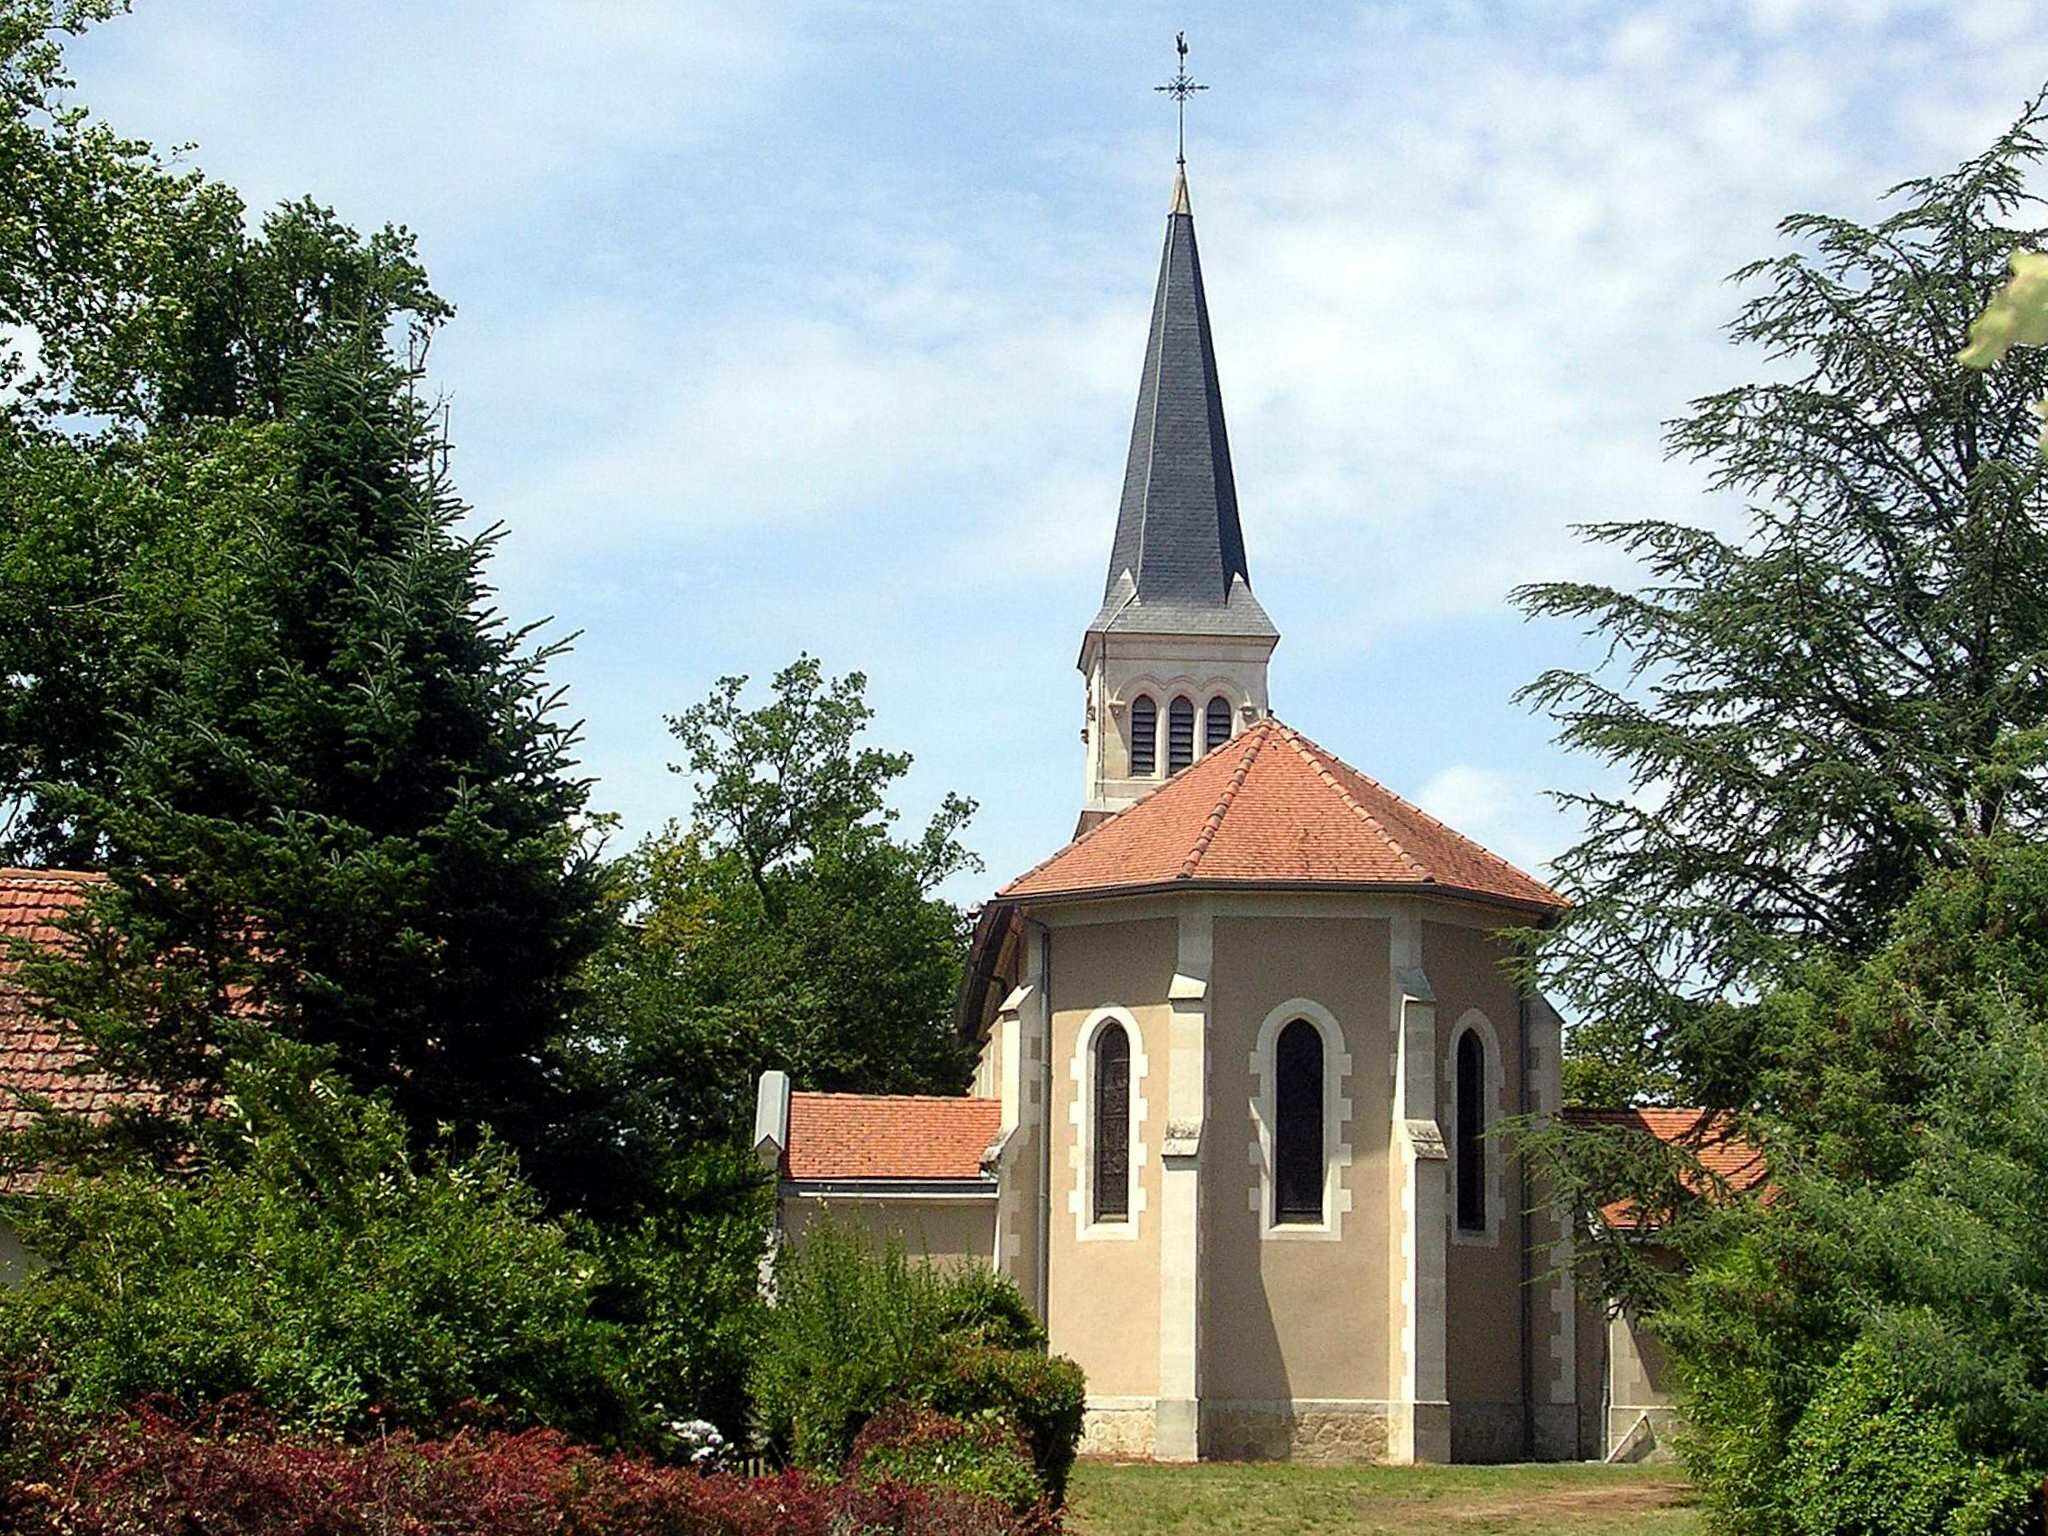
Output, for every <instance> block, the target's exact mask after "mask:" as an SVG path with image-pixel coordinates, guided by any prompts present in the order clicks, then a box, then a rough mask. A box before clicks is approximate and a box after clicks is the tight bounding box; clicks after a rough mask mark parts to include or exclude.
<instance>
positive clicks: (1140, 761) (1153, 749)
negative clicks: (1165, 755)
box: [1131, 693, 1159, 779]
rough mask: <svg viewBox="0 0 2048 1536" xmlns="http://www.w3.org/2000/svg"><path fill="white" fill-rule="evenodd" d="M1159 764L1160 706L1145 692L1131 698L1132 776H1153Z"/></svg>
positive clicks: (1136, 777) (1138, 777)
mask: <svg viewBox="0 0 2048 1536" xmlns="http://www.w3.org/2000/svg"><path fill="white" fill-rule="evenodd" d="M1158 766H1159V706H1158V705H1157V704H1154V703H1153V702H1152V700H1151V699H1150V698H1149V697H1147V696H1146V695H1144V694H1142V693H1141V694H1139V695H1138V696H1137V697H1136V698H1135V699H1133V700H1131V777H1132V778H1134V779H1142V778H1147V777H1149V776H1151V775H1152V774H1153V773H1154V772H1156V771H1157V770H1158Z"/></svg>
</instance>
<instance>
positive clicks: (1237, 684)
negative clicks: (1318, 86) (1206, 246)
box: [1079, 164, 1280, 831]
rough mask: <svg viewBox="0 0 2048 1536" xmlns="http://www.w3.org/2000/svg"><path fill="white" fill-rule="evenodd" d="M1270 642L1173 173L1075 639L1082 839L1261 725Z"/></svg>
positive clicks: (1190, 218)
mask: <svg viewBox="0 0 2048 1536" xmlns="http://www.w3.org/2000/svg"><path fill="white" fill-rule="evenodd" d="M1279 642H1280V631H1279V630H1277V629H1275V628H1274V627H1273V621H1272V620H1271V619H1269V618H1267V617H1266V611H1265V609H1263V608H1261V607H1260V606H1259V601H1258V599H1257V598H1255V597H1254V596H1252V584H1251V575H1250V572H1249V570H1248V568H1247V566H1246V563H1245V554H1244V531H1243V529H1242V528H1241V527H1240V526H1239V523H1238V516H1237V482H1236V479H1235V477H1234V476H1233V475H1232V473H1231V468H1230V439H1229V435H1228V433H1227V432H1226V431H1225V429H1224V425H1223V395H1222V392H1221V390H1220V389H1219V387H1218V385H1217V381H1216V349H1215V346H1214V343H1213V342H1212V341H1211V339H1210V335H1209V305H1208V301H1207V299H1206V298H1205V297H1204V295H1203V292H1202V261H1201V256H1200V254H1199V252H1198V251H1197V250H1196V248H1195V217H1194V211H1193V209H1192V207H1191V206H1190V204H1189V201H1188V181H1187V167H1186V166H1185V164H1183V165H1182V166H1181V167H1180V169H1179V173H1178V174H1177V175H1176V176H1175V178H1174V184H1173V206H1172V208H1171V209H1170V210H1169V211H1168V213H1167V216H1166V248H1165V250H1164V252H1163V253H1162V254H1161V256H1160V259H1159V286H1158V289H1157V291H1156V292H1155V294H1154V295H1153V299H1152V326H1151V330H1150V332H1149V334H1148V336H1147V338H1146V343H1145V366H1144V371H1143V373H1142V374H1141V375H1140V376H1139V380H1138V410H1137V416H1136V419H1135V420H1134V421H1133V423H1132V426H1131V451H1130V457H1129V458H1128V460H1127V461H1126V463H1125V466H1124V491H1123V500H1122V504H1121V505H1120V506H1119V507H1118V509H1117V520H1116V538H1115V541H1114V542H1113V543H1112V545H1111V547H1110V555H1109V573H1108V576H1107V578H1106V580H1105V581H1104V584H1103V593H1102V607H1101V609H1100V610H1099V611H1098V612H1097V613H1096V615H1095V617H1094V618H1093V619H1092V620H1090V621H1089V624H1088V628H1087V631H1086V632H1085V634H1084V635H1083V637H1082V640H1081V656H1080V662H1079V666H1080V670H1081V674H1082V676H1083V677H1084V678H1085V679H1086V681H1087V700H1088V702H1087V716H1086V721H1085V723H1084V725H1083V727H1082V737H1083V739H1084V740H1085V742H1086V743H1087V749H1088V763H1087V783H1086V790H1085V793H1086V799H1085V801H1084V802H1083V808H1082V812H1081V828H1082V830H1084V831H1085V830H1086V829H1087V828H1088V827H1090V826H1092V825H1093V824H1094V823H1095V822H1096V821H1099V820H1100V819H1101V818H1102V817H1103V816H1106V815H1108V814H1110V813H1111V812H1114V811H1117V810H1121V809H1122V808H1123V807H1124V806H1126V805H1129V804H1130V803H1131V802H1132V801H1134V800H1137V799H1140V798H1141V797H1143V796H1144V795H1146V794H1148V793H1150V792H1151V790H1152V789H1154V788H1155V787H1157V786H1158V785H1159V784H1160V783H1162V782H1164V781H1165V780H1166V779H1167V778H1168V777H1170V776H1171V775H1172V774H1174V773H1176V772H1178V771H1179V770H1180V769H1182V768H1185V767H1187V766H1188V765H1189V764H1190V763H1192V762H1194V761H1196V760H1198V759H1199V758H1200V757H1201V756H1202V755H1203V754H1204V753H1205V752H1207V751H1209V750H1211V749H1212V748H1214V747H1216V746H1218V745H1221V744H1222V743H1223V742H1224V741H1227V740H1228V739H1229V738H1230V737H1231V736H1234V735H1236V734H1237V732H1239V731H1241V730H1243V729H1244V728H1245V726H1246V725H1248V724H1250V723H1251V722H1252V721H1254V720H1257V719H1259V718H1260V717H1261V716H1263V715H1264V714H1266V713H1267V709H1268V704H1267V696H1266V666H1267V663H1268V661H1270V660H1271V658H1272V655H1273V647H1274V646H1276V645H1278V644H1279Z"/></svg>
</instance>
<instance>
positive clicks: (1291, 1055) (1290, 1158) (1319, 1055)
mask: <svg viewBox="0 0 2048 1536" xmlns="http://www.w3.org/2000/svg"><path fill="white" fill-rule="evenodd" d="M1273 1071H1274V1076H1275V1077H1276V1079H1277V1082H1276V1084H1275V1087H1276V1090H1277V1091H1276V1092H1275V1094H1274V1104H1273V1111H1274V1113H1273V1118H1274V1120H1275V1122H1276V1123H1275V1125H1274V1127H1273V1220H1274V1222H1275V1223H1276V1224H1297V1223H1308V1224H1311V1225H1312V1224H1314V1223H1317V1222H1320V1221H1321V1220H1322V1219H1323V1036H1322V1032H1321V1031H1320V1030H1318V1029H1317V1028H1316V1027H1315V1025H1313V1024H1311V1023H1309V1021H1308V1020H1307V1019H1296V1020H1294V1022H1293V1023H1291V1024H1289V1025H1288V1026H1287V1027H1286V1028H1285V1029H1283V1030H1281V1031H1280V1038H1279V1040H1278V1041H1276V1042H1275V1043H1274V1046H1273Z"/></svg>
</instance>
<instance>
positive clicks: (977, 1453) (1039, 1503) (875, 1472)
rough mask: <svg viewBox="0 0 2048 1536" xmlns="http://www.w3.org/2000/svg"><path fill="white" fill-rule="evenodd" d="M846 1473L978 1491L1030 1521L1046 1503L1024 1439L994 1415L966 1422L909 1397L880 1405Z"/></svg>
mask: <svg viewBox="0 0 2048 1536" xmlns="http://www.w3.org/2000/svg"><path fill="white" fill-rule="evenodd" d="M846 1473H847V1476H848V1477H849V1478H852V1479H853V1480H855V1481H857V1482H860V1483H865V1484H873V1483H877V1482H886V1481H895V1482H899V1483H908V1484H911V1485H912V1486H915V1487H919V1488H938V1489H951V1490H952V1491H954V1492H956V1493H969V1494H978V1495H980V1496H982V1497H984V1498H991V1499H998V1500H1000V1501H1001V1502H1002V1503H1004V1504H1005V1505H1007V1506H1008V1507H1009V1509H1010V1511H1011V1513H1013V1514H1016V1515H1020V1516H1025V1517H1030V1518H1032V1519H1034V1520H1042V1519H1043V1518H1044V1512H1045V1510H1047V1509H1048V1508H1049V1507H1050V1504H1049V1501H1048V1499H1047V1497H1046V1492H1045V1489H1044V1488H1043V1487H1042V1486H1040V1483H1039V1480H1038V1472H1037V1469H1036V1468H1035V1467H1034V1466H1033V1465H1032V1462H1031V1455H1030V1452H1029V1451H1028V1450H1027V1449H1026V1448H1025V1445H1024V1441H1023V1439H1022V1437H1020V1436H1019V1435H1018V1433H1017V1431H1016V1430H1015V1429H1013V1428H1012V1427H1011V1426H1010V1424H1009V1422H1008V1421H1007V1420H1005V1419H1004V1418H1003V1417H1002V1416H1001V1415H1000V1414H996V1413H984V1414H982V1415H980V1416H978V1417H977V1418H974V1419H972V1420H963V1419H955V1418H949V1417H948V1416H946V1415H945V1414H942V1413H934V1412H933V1411H932V1410H931V1409H929V1408H917V1407H913V1406H911V1405H910V1404H908V1403H897V1404H895V1405H893V1406H891V1407H888V1408H884V1409H883V1410H882V1411H881V1412H880V1413H878V1414H876V1415H875V1416H874V1417H873V1418H872V1419H869V1420H868V1422H867V1425H866V1427H865V1428H863V1429H862V1430H861V1432H860V1435H859V1436H858V1437H857V1438H856V1439H855V1440H854V1442H853V1454H852V1456H851V1457H849V1458H848V1460H847V1464H846Z"/></svg>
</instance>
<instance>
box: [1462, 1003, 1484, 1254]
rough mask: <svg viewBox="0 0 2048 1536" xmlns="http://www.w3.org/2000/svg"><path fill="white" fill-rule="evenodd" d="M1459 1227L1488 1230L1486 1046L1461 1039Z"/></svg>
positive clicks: (1473, 1036) (1474, 1037)
mask: <svg viewBox="0 0 2048 1536" xmlns="http://www.w3.org/2000/svg"><path fill="white" fill-rule="evenodd" d="M1458 1227H1459V1229H1460V1230H1461V1231H1465V1232H1484V1231H1485V1230H1486V1046H1485V1045H1484V1044H1483V1043H1482V1042H1481V1040H1480V1038H1479V1036H1478V1034H1477V1033H1476V1032H1474V1031H1472V1030H1469V1029H1468V1030H1466V1031H1465V1033H1464V1034H1462V1035H1460V1036H1459V1037H1458Z"/></svg>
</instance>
